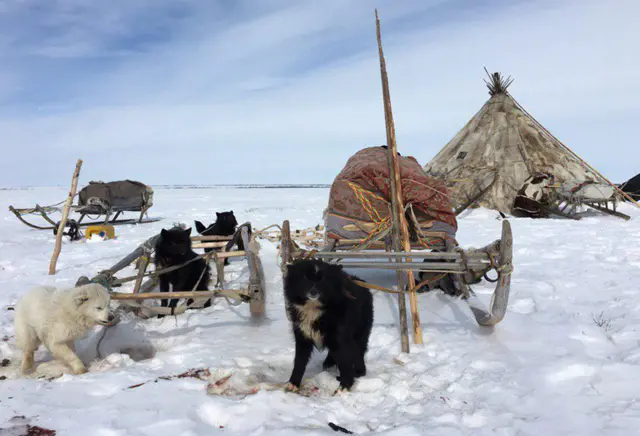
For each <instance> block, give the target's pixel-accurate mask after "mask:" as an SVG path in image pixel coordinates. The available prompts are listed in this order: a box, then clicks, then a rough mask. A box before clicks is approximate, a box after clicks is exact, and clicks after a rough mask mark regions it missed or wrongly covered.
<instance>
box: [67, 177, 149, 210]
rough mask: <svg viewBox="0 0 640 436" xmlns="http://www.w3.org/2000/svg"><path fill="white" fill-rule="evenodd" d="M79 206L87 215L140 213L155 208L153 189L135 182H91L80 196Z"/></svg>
mask: <svg viewBox="0 0 640 436" xmlns="http://www.w3.org/2000/svg"><path fill="white" fill-rule="evenodd" d="M78 206H79V208H81V209H82V211H83V212H86V213H94V211H93V210H92V209H94V210H95V213H104V212H105V211H108V210H114V211H123V212H124V211H129V212H140V211H142V210H147V209H149V208H150V207H151V206H153V189H152V188H151V187H150V186H147V185H145V184H144V183H140V182H136V181H134V180H121V181H116V182H107V183H105V182H89V184H88V185H87V186H85V187H84V188H82V190H81V191H80V192H79V194H78Z"/></svg>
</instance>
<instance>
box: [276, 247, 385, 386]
mask: <svg viewBox="0 0 640 436" xmlns="http://www.w3.org/2000/svg"><path fill="white" fill-rule="evenodd" d="M353 279H356V280H357V278H355V277H353V276H349V275H348V274H347V273H345V272H344V271H343V270H342V266H341V265H336V264H330V263H327V262H323V261H321V260H317V259H305V260H297V261H295V262H294V263H292V264H290V265H289V266H288V267H287V274H286V278H285V279H284V294H285V298H286V301H287V310H288V311H289V315H290V319H291V323H292V328H293V334H294V337H295V342H296V354H295V359H294V364H293V372H292V373H291V378H290V379H289V383H288V384H287V387H286V389H287V390H289V391H297V390H298V389H299V388H300V383H301V382H302V376H303V375H304V372H305V370H306V367H307V364H308V362H309V358H310V357H311V353H312V352H313V347H314V346H315V347H316V348H317V349H318V350H323V349H324V348H327V349H328V351H329V354H328V355H327V358H326V359H325V361H324V363H323V365H322V366H323V368H324V369H328V368H330V367H332V366H334V365H336V364H337V366H338V370H339V371H340V377H338V381H339V382H340V387H339V388H338V390H339V391H341V390H349V389H351V387H352V386H353V383H354V381H355V378H356V377H361V376H363V375H365V374H366V372H367V369H366V365H365V362H364V356H365V353H366V352H367V346H368V343H369V335H370V334H371V327H372V325H373V297H372V295H371V292H370V291H369V290H368V289H366V288H364V287H362V286H359V285H356V284H355V283H354V282H353V281H352V280H353Z"/></svg>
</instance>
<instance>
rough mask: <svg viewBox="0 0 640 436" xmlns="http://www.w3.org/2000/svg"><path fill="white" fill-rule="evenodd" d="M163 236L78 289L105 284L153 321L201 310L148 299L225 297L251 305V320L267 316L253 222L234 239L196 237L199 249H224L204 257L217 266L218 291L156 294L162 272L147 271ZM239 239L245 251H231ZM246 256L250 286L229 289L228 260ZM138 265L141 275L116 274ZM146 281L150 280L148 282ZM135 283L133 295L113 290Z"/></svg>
mask: <svg viewBox="0 0 640 436" xmlns="http://www.w3.org/2000/svg"><path fill="white" fill-rule="evenodd" d="M159 239H160V235H159V234H158V235H155V236H153V237H151V238H149V239H147V240H146V241H145V242H144V243H142V244H141V245H140V246H138V248H136V249H135V250H134V251H132V252H131V253H129V254H128V255H127V256H125V257H124V258H123V259H122V260H120V261H119V262H117V263H116V264H115V265H113V266H112V267H111V268H108V269H106V270H103V271H100V272H99V273H98V274H97V275H96V276H94V277H93V278H92V279H91V280H90V279H89V278H88V277H86V276H82V277H80V278H79V279H78V281H77V282H76V286H79V285H82V284H85V283H89V282H91V281H93V282H97V283H101V284H103V285H104V286H105V287H107V289H109V290H110V294H111V299H112V300H116V301H120V302H121V305H122V306H123V307H124V308H125V310H128V311H131V312H133V313H134V314H135V315H137V316H139V317H141V318H150V317H152V316H156V315H178V314H181V313H184V312H185V311H186V310H187V309H188V308H197V307H198V306H193V305H191V306H189V307H187V306H178V307H176V308H173V309H172V308H170V307H161V306H148V305H143V304H141V301H144V300H153V299H155V300H165V299H167V300H171V299H198V300H201V301H202V302H204V301H206V299H209V298H211V299H215V298H217V297H224V298H226V299H227V301H230V300H229V299H233V300H235V301H236V302H237V304H233V305H234V306H235V305H239V304H241V303H249V310H250V313H251V317H252V318H254V319H260V318H262V317H263V316H264V313H265V293H266V287H265V280H264V273H263V270H262V264H261V261H260V257H259V254H258V251H259V246H258V244H257V241H255V238H254V237H253V235H252V234H251V223H249V222H246V223H244V224H242V225H240V226H238V228H237V230H236V232H235V234H234V235H231V236H193V237H192V238H191V239H192V247H193V248H194V249H197V248H205V247H207V248H221V249H222V250H221V251H219V252H218V251H216V252H212V253H210V254H208V255H207V254H201V255H200V256H199V257H201V258H205V259H206V258H207V257H208V258H209V259H210V261H209V264H210V266H212V267H213V265H211V264H212V263H213V264H214V265H215V268H216V271H217V274H216V279H217V280H216V285H215V289H214V290H211V291H192V290H189V289H184V290H180V291H172V292H152V290H153V289H154V288H155V286H156V285H157V284H158V276H157V275H158V272H159V271H155V272H152V273H149V272H147V268H148V266H149V264H150V263H151V259H152V257H153V253H154V252H155V246H156V243H157V242H158V240H159ZM239 240H242V242H243V244H244V248H245V249H244V250H232V249H231V248H232V247H233V246H234V245H235V244H237V242H238V241H239ZM236 257H244V258H245V259H246V261H247V263H248V266H249V282H248V284H247V286H246V287H243V288H239V289H225V287H226V283H225V279H224V260H225V259H227V258H236ZM134 262H135V263H136V266H137V269H138V272H137V274H136V275H134V276H129V277H124V278H121V279H118V278H117V277H116V276H115V274H116V273H118V272H120V271H122V270H123V269H124V268H126V267H127V266H129V265H131V264H132V263H134ZM184 266H186V264H183V265H179V266H176V267H170V268H165V269H163V270H162V271H166V270H170V269H172V270H175V269H179V268H182V267H184ZM147 277H148V278H147ZM145 278H147V279H146V280H145ZM131 281H135V283H134V288H133V292H131V293H119V292H113V288H117V287H120V286H122V284H124V283H127V282H131Z"/></svg>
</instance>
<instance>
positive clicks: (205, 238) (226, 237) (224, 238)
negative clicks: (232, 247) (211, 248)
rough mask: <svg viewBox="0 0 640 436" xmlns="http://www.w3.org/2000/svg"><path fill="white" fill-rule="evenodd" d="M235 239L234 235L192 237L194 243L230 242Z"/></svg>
mask: <svg viewBox="0 0 640 436" xmlns="http://www.w3.org/2000/svg"><path fill="white" fill-rule="evenodd" d="M232 239H233V235H210V236H203V235H199V236H192V237H191V240H192V241H207V242H208V241H230V240H232Z"/></svg>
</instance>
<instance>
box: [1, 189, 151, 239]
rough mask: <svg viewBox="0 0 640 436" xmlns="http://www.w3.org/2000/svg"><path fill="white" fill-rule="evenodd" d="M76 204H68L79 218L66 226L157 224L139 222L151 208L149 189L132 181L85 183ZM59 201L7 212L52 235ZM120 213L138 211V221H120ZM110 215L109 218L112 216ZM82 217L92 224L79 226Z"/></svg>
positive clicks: (78, 194) (54, 229)
mask: <svg viewBox="0 0 640 436" xmlns="http://www.w3.org/2000/svg"><path fill="white" fill-rule="evenodd" d="M77 196H78V203H77V204H75V205H71V207H70V210H71V211H72V212H74V213H77V214H80V218H79V219H78V221H77V222H76V221H75V220H70V221H69V222H67V226H69V225H73V226H75V227H78V228H79V227H84V226H88V225H91V224H96V223H97V222H98V221H97V220H99V219H100V217H101V216H104V219H102V220H101V221H102V222H103V223H104V224H111V225H118V224H134V223H136V224H144V223H150V222H155V221H158V220H159V219H160V218H148V217H147V219H143V216H144V215H145V214H146V213H147V212H148V211H149V209H150V208H151V206H153V189H152V188H151V187H150V186H147V185H145V184H144V183H140V182H136V181H134V180H121V181H116V182H107V183H104V182H89V184H88V185H87V186H85V187H84V188H82V189H81V190H80V192H78V193H77ZM62 203H64V202H60V203H57V204H54V205H51V206H40V205H36V206H35V207H30V208H15V207H13V206H9V210H10V211H11V212H13V214H14V215H15V216H16V217H17V218H18V219H19V220H20V221H21V222H22V223H24V224H26V225H27V226H29V227H31V228H34V229H38V230H50V229H53V231H54V234H55V233H56V232H57V231H58V228H59V226H60V223H59V222H56V221H55V220H54V219H53V218H52V217H51V216H50V214H52V213H62V208H61V207H60V205H61V204H62ZM124 212H140V216H139V218H138V219H133V218H130V219H120V220H118V218H119V217H120V215H122V214H123V213H124ZM26 215H40V216H41V217H42V218H43V219H44V220H45V221H46V223H47V224H48V225H46V226H42V225H38V224H34V223H31V222H29V221H27V220H25V218H24V217H25V216H26ZM112 216H113V217H112ZM85 217H89V219H91V220H93V222H88V223H82V221H83V220H84V218H85Z"/></svg>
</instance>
